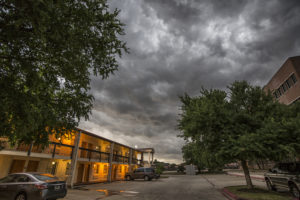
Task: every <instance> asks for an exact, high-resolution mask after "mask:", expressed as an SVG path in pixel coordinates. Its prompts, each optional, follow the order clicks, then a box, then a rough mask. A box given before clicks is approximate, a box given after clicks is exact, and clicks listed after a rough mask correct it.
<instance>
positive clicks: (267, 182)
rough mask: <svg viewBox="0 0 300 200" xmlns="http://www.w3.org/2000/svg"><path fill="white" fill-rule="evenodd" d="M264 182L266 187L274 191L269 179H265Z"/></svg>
mask: <svg viewBox="0 0 300 200" xmlns="http://www.w3.org/2000/svg"><path fill="white" fill-rule="evenodd" d="M266 184H267V188H268V190H269V191H276V188H275V186H273V185H272V184H271V181H270V180H269V179H267V180H266Z"/></svg>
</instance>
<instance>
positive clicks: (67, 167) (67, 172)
mask: <svg viewBox="0 0 300 200" xmlns="http://www.w3.org/2000/svg"><path fill="white" fill-rule="evenodd" d="M70 169H71V162H67V166H66V173H65V174H66V175H68V174H69V173H70Z"/></svg>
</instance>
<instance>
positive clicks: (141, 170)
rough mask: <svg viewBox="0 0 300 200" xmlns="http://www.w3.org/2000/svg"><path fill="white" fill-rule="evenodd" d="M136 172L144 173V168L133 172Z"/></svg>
mask: <svg viewBox="0 0 300 200" xmlns="http://www.w3.org/2000/svg"><path fill="white" fill-rule="evenodd" d="M135 171H136V172H144V168H138V169H136V170H135Z"/></svg>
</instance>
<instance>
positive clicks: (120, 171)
mask: <svg viewBox="0 0 300 200" xmlns="http://www.w3.org/2000/svg"><path fill="white" fill-rule="evenodd" d="M119 173H122V165H120V166H119Z"/></svg>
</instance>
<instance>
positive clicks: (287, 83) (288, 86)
mask: <svg viewBox="0 0 300 200" xmlns="http://www.w3.org/2000/svg"><path fill="white" fill-rule="evenodd" d="M285 84H286V86H287V88H290V87H291V85H290V84H289V81H288V80H286V81H285Z"/></svg>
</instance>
